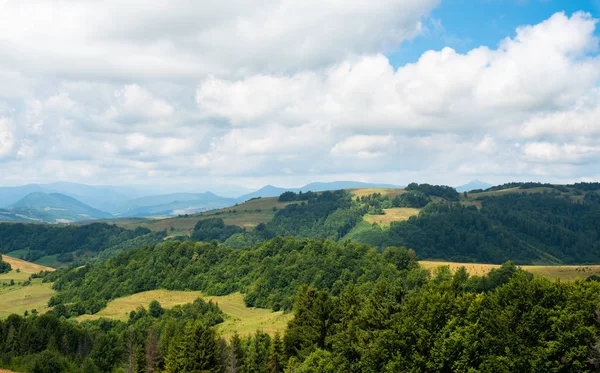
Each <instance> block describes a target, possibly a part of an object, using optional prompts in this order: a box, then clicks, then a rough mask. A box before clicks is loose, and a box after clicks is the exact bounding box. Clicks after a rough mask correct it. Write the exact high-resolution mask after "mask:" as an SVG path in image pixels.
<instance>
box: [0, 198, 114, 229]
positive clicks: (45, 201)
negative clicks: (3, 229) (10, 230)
mask: <svg viewBox="0 0 600 373" xmlns="http://www.w3.org/2000/svg"><path fill="white" fill-rule="evenodd" d="M5 211H9V212H10V213H11V214H10V216H9V215H8V214H7V215H5V216H2V215H0V219H3V218H6V220H10V221H13V220H15V218H18V219H19V220H25V221H44V222H50V223H68V222H74V221H79V220H90V219H105V218H110V217H111V216H112V215H111V214H109V213H107V212H104V211H100V210H98V209H95V208H93V207H91V206H88V205H86V204H85V203H83V202H81V201H78V200H77V199H75V198H73V197H70V196H67V195H64V194H60V193H50V194H47V193H41V192H34V193H31V194H28V195H27V196H25V197H23V198H22V199H20V200H19V201H17V202H16V203H14V204H13V205H11V206H10V207H9V209H5Z"/></svg>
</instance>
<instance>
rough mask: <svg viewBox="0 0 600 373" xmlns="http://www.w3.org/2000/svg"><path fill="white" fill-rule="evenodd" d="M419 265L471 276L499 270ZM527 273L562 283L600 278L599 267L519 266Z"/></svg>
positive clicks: (481, 266)
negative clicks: (441, 267) (464, 270)
mask: <svg viewBox="0 0 600 373" xmlns="http://www.w3.org/2000/svg"><path fill="white" fill-rule="evenodd" d="M419 264H421V266H423V267H424V268H427V269H435V268H437V267H439V266H443V265H447V266H449V267H450V270H451V271H452V272H454V271H456V270H457V269H458V268H460V267H465V269H466V270H467V272H469V274H470V275H472V276H482V275H485V274H487V273H488V272H489V271H491V270H492V269H494V268H500V265H497V264H477V263H454V262H441V261H427V260H423V261H419ZM520 267H521V268H523V269H524V270H525V271H527V272H531V273H533V274H534V275H536V276H543V277H547V278H549V279H551V280H555V279H557V278H560V279H561V280H563V281H574V280H576V279H585V278H587V277H588V276H591V275H598V276H600V265H581V266H577V265H565V266H559V265H557V266H536V265H525V266H520Z"/></svg>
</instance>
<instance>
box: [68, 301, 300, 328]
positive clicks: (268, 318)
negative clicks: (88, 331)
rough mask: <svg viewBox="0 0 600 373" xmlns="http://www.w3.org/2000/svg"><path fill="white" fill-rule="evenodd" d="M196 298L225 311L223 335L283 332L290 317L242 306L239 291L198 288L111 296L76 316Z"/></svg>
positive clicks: (114, 314) (114, 315)
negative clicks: (102, 306)
mask: <svg viewBox="0 0 600 373" xmlns="http://www.w3.org/2000/svg"><path fill="white" fill-rule="evenodd" d="M197 298H203V299H204V300H207V301H208V300H212V301H213V302H214V303H217V304H218V305H219V307H220V308H221V310H223V312H224V313H225V314H226V315H227V318H226V319H225V322H224V323H223V324H221V325H219V331H220V332H221V334H222V335H223V336H225V337H226V338H227V337H230V336H231V335H233V334H234V333H236V332H237V333H238V334H240V335H246V334H250V333H254V332H256V331H257V330H262V331H264V332H265V333H269V334H271V335H273V334H275V332H277V331H279V332H280V333H283V331H284V330H285V328H286V326H287V323H288V321H289V320H290V319H291V318H292V315H291V314H284V313H283V312H282V311H279V312H272V311H271V310H267V309H263V308H249V307H246V305H245V304H244V297H243V295H242V294H240V293H234V294H229V295H225V296H203V295H202V293H201V292H199V291H172V290H151V291H146V292H143V293H138V294H133V295H129V296H126V297H122V298H119V299H115V300H113V301H111V302H109V303H108V306H107V307H106V308H105V309H103V310H101V311H100V312H98V313H97V314H95V315H82V316H79V317H78V318H77V320H79V321H83V320H95V319H99V318H101V317H105V318H111V319H118V320H122V321H126V320H127V319H128V318H129V313H130V312H131V311H134V310H135V309H136V308H138V307H139V306H143V307H145V308H148V304H149V303H150V301H152V300H157V301H159V302H160V304H161V305H162V306H163V307H164V308H171V307H173V306H175V305H178V304H185V303H192V302H193V301H194V300H195V299H197Z"/></svg>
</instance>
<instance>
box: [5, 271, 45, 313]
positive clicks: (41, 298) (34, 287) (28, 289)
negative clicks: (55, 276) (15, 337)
mask: <svg viewBox="0 0 600 373" xmlns="http://www.w3.org/2000/svg"><path fill="white" fill-rule="evenodd" d="M51 286H52V284H49V283H46V284H42V280H41V279H35V280H33V281H32V282H31V285H29V286H21V285H14V286H6V287H0V319H3V318H5V317H7V316H8V315H10V314H13V313H16V314H18V315H22V314H23V313H24V312H25V311H31V310H34V309H35V310H37V311H38V312H39V313H45V312H46V311H48V310H49V308H48V300H49V299H50V297H52V295H54V293H55V292H54V290H52V289H51V288H50V287H51Z"/></svg>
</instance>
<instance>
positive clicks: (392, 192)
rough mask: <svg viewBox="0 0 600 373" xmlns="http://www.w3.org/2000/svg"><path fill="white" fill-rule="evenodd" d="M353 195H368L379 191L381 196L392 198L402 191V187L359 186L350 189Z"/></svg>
mask: <svg viewBox="0 0 600 373" xmlns="http://www.w3.org/2000/svg"><path fill="white" fill-rule="evenodd" d="M350 191H351V192H352V194H353V195H354V196H355V197H362V196H369V195H371V194H374V193H381V195H382V196H388V197H390V198H394V197H396V196H399V195H401V194H402V193H404V189H400V188H360V189H350Z"/></svg>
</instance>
